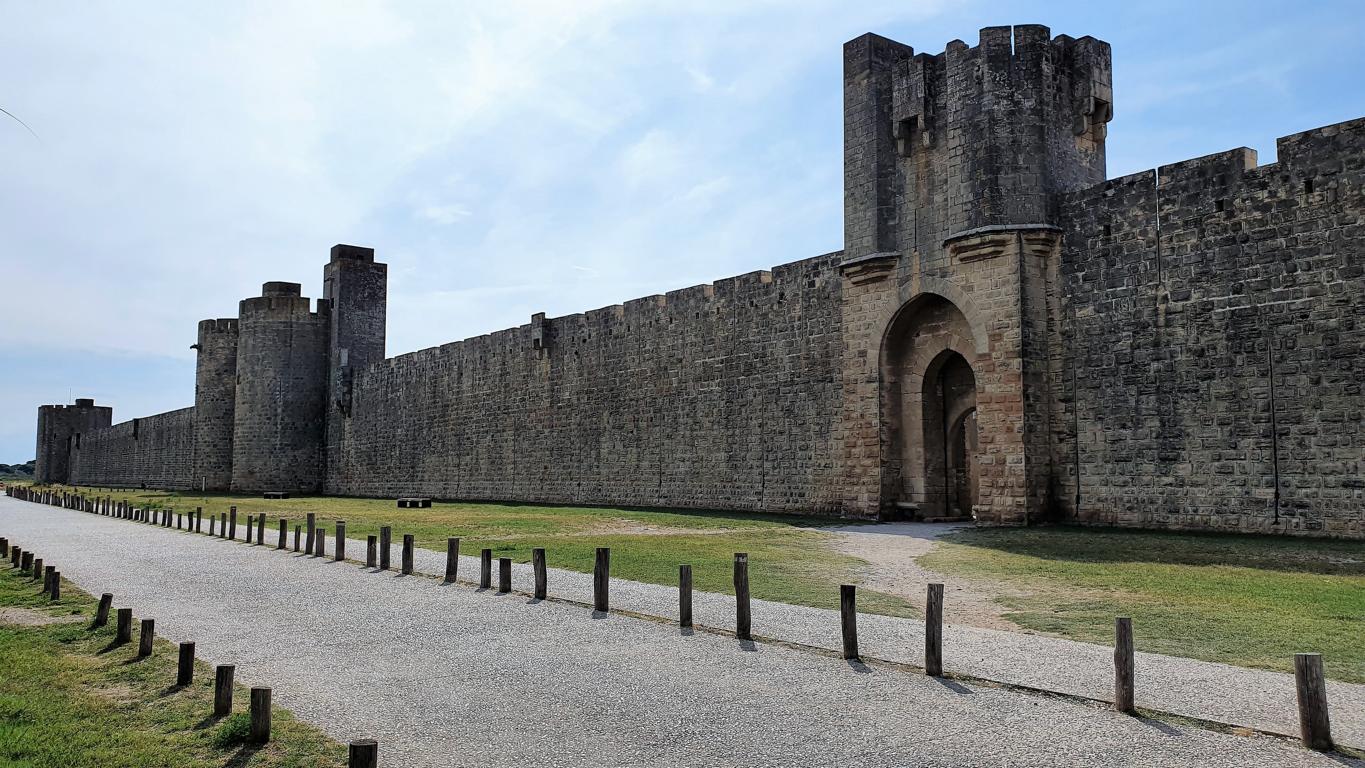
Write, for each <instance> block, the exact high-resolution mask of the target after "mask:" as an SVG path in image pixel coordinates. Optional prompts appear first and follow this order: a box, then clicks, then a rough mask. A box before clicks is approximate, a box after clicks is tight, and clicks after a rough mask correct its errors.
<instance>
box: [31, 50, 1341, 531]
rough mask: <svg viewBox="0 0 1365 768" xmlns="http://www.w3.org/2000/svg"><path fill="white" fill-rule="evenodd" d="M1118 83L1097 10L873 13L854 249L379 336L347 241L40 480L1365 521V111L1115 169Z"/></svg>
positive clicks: (847, 159)
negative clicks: (1362, 115) (173, 398)
mask: <svg viewBox="0 0 1365 768" xmlns="http://www.w3.org/2000/svg"><path fill="white" fill-rule="evenodd" d="M1113 108H1114V97H1113V94H1112V91H1111V86H1110V52H1109V46H1108V45H1107V44H1105V43H1103V42H1101V41H1099V40H1095V39H1093V38H1089V37H1083V38H1077V39H1073V38H1071V37H1067V36H1065V35H1062V36H1058V37H1052V35H1051V33H1050V32H1049V31H1048V29H1047V28H1046V27H1041V26H1030V25H1024V26H1016V27H991V28H988V29H984V30H982V31H981V37H980V42H979V44H978V45H976V46H975V47H972V46H968V45H967V44H966V43H963V42H961V41H953V42H952V43H949V44H948V46H947V50H945V51H944V52H943V53H940V54H937V55H926V54H916V53H915V52H914V51H913V50H912V49H911V48H910V47H908V46H906V45H902V44H900V43H896V42H893V41H891V40H887V39H885V38H882V37H878V36H876V35H865V36H863V37H860V38H858V39H856V40H853V41H851V42H849V43H848V44H846V45H845V46H844V131H845V134H844V135H845V142H844V169H845V171H844V172H845V178H844V215H845V227H844V229H845V247H844V250H843V251H841V252H838V253H832V254H826V255H823V256H817V257H814V258H810V259H806V260H803V261H797V262H793V263H790V264H785V265H782V266H779V267H775V268H774V269H772V270H771V271H763V272H754V273H750V274H746V275H741V276H739V277H734V278H729V279H725V280H718V281H716V282H715V283H713V284H710V285H701V286H696V287H693V288H687V289H684V290H680V291H673V292H670V293H668V294H666V295H657V296H648V297H645V298H641V299H636V300H634V301H629V302H626V303H625V304H621V305H616V306H611V307H606V308H603V309H598V310H594V311H590V312H587V313H585V314H579V315H570V316H568V317H558V318H546V317H545V316H544V315H535V316H534V317H532V318H531V322H530V323H529V324H527V325H523V326H521V327H518V328H511V329H508V330H504V331H499V332H497V333H493V334H489V335H486V336H480V337H477V338H473V339H467V340H465V341H460V342H455V343H452V344H447V345H444V346H441V347H437V348H433V349H426V350H422V351H419V352H414V353H411V354H406V355H401V356H399V357H394V358H385V353H384V318H385V296H386V273H385V267H384V265H383V264H380V263H377V262H375V260H374V253H373V251H371V250H370V249H366V248H357V247H354V246H337V247H335V248H334V249H333V250H332V258H331V261H330V262H329V263H328V264H327V266H326V268H325V272H324V288H323V298H322V299H320V300H318V301H317V302H316V304H312V303H310V302H309V300H308V299H306V298H303V297H302V296H301V290H300V287H299V286H298V285H294V284H289V283H267V284H266V285H265V289H264V290H263V291H262V295H261V296H260V297H258V298H252V299H247V300H245V301H243V302H242V303H241V306H240V308H239V312H238V317H237V318H235V319H224V320H206V321H204V322H203V323H201V324H200V326H199V338H198V344H197V347H198V350H199V366H198V381H197V386H196V392H195V404H194V406H193V407H192V408H188V409H184V410H180V411H172V412H170V413H166V414H162V415H160V416H155V417H151V418H148V419H136V420H133V421H131V422H125V423H123V424H118V425H113V426H111V425H110V420H111V419H110V410H109V409H108V408H100V407H96V406H95V405H94V404H93V402H91V401H88V400H83V401H77V402H76V404H75V405H74V406H44V407H43V408H41V409H40V411H39V434H38V479H39V480H42V481H70V482H75V483H82V484H121V485H140V484H145V485H147V486H149V487H168V488H199V487H203V488H207V489H209V490H234V491H242V492H256V491H264V490H283V491H294V492H321V493H328V494H350V495H366V496H396V495H414V494H415V495H422V496H432V497H438V498H448V499H500V500H521V501H543V502H567V503H584V504H640V505H657V506H669V507H711V508H725V509H742V510H765V511H783V512H805V513H818V514H830V515H845V516H849V517H859V518H897V517H908V518H917V519H933V518H962V517H969V516H970V517H975V518H976V519H977V520H979V521H982V522H987V523H996V524H1009V525H1023V524H1029V523H1034V522H1039V521H1044V520H1071V521H1079V522H1086V523H1103V524H1118V525H1130V526H1145V527H1172V528H1177V527H1178V528H1200V529H1213V530H1242V531H1259V532H1278V533H1293V534H1315V535H1337V536H1352V537H1362V536H1365V478H1362V474H1361V470H1362V464H1365V430H1362V423H1361V419H1362V410H1365V407H1363V406H1365V393H1362V385H1363V382H1365V329H1363V328H1362V323H1365V279H1363V278H1365V271H1363V270H1365V223H1363V222H1362V200H1363V199H1365V198H1363V197H1362V169H1365V119H1362V120H1355V121H1352V122H1349V123H1343V124H1340V125H1333V126H1327V127H1324V128H1318V129H1315V130H1311V131H1307V132H1305V133H1301V134H1296V135H1293V136H1289V137H1286V138H1283V139H1281V140H1280V141H1279V144H1278V153H1277V154H1278V160H1277V162H1276V163H1274V164H1269V165H1257V162H1256V155H1255V153H1254V152H1253V151H1251V150H1249V149H1245V148H1243V149H1236V150H1232V151H1230V152H1225V153H1222V154H1218V155H1212V156H1209V157H1204V158H1199V159H1196V160H1190V161H1187V162H1183V163H1177V164H1174V165H1169V166H1164V167H1161V168H1158V169H1156V170H1153V171H1146V172H1143V173H1138V174H1134V175H1131V176H1126V177H1123V178H1118V179H1108V180H1106V178H1105V160H1104V158H1105V130H1106V124H1107V123H1108V122H1109V121H1110V118H1111V116H1112V115H1113Z"/></svg>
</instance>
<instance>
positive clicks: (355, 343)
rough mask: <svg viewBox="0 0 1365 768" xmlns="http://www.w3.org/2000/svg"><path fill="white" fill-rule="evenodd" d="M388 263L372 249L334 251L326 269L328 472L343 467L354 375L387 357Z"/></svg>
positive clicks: (339, 247) (329, 474) (351, 247)
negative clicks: (328, 314)
mask: <svg viewBox="0 0 1365 768" xmlns="http://www.w3.org/2000/svg"><path fill="white" fill-rule="evenodd" d="M388 271H389V268H388V265H387V264H381V263H378V262H376V261H375V260H374V249H373V248H361V247H359V246H355V245H336V246H333V247H332V258H331V260H330V261H329V262H328V263H327V266H326V267H324V268H323V273H322V274H323V279H322V284H323V289H322V290H323V292H322V295H323V298H325V299H326V300H327V301H328V302H329V303H330V304H331V308H332V316H331V327H330V330H329V336H328V348H327V406H326V412H327V434H326V439H327V451H326V454H327V467H326V469H327V473H326V476H327V478H328V479H329V481H330V480H331V479H333V478H335V477H336V476H337V474H338V473H339V472H340V471H341V469H340V462H339V458H340V452H341V450H342V437H343V435H344V433H345V429H344V424H345V420H346V419H347V418H348V417H349V416H350V411H351V377H352V374H353V372H354V371H357V370H362V369H364V368H365V367H366V366H368V365H370V364H372V363H377V362H379V361H381V360H383V359H384V335H385V323H386V318H387V306H388Z"/></svg>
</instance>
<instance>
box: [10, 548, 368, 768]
mask: <svg viewBox="0 0 1365 768" xmlns="http://www.w3.org/2000/svg"><path fill="white" fill-rule="evenodd" d="M6 565H8V563H6ZM38 592H39V584H38V582H34V581H30V580H29V579H28V577H27V576H26V575H25V576H24V577H20V576H19V572H18V570H17V569H11V568H8V567H5V568H4V569H3V570H0V765H5V766H14V767H15V768H86V767H87V766H88V767H89V768H96V767H97V766H98V767H99V768H124V767H126V768H147V767H148V766H153V767H164V768H173V767H175V766H225V767H226V766H260V767H261V768H266V767H267V766H270V767H273V768H286V767H287V766H298V767H299V768H304V766H309V767H311V766H342V765H344V764H345V761H346V758H345V747H343V746H342V745H340V744H337V743H335V742H333V741H331V740H329V739H328V738H327V737H325V736H324V735H323V734H322V733H321V732H319V731H318V730H316V729H315V728H313V727H312V726H310V725H307V724H305V723H301V722H299V721H297V720H295V719H293V718H292V717H291V716H290V715H289V713H288V712H286V711H285V710H283V709H281V708H279V707H278V706H276V707H274V708H273V713H272V714H273V725H272V729H271V742H270V743H269V744H267V745H264V746H257V745H253V744H248V743H246V742H245V737H246V735H247V727H246V726H247V722H248V719H247V716H246V714H245V713H246V709H247V703H248V701H249V695H248V691H247V689H245V688H241V687H239V688H238V690H237V692H236V694H235V695H234V696H233V708H234V712H235V713H234V714H233V715H231V716H230V717H227V718H223V719H214V718H213V717H212V716H211V713H212V711H213V669H212V668H211V667H209V666H207V665H205V664H199V665H198V667H197V669H196V670H195V682H194V683H193V684H192V685H190V686H188V687H186V688H183V689H177V688H175V687H173V685H174V682H175V667H176V647H175V646H174V645H172V644H171V643H169V642H166V641H165V640H158V641H157V642H156V646H155V649H154V651H153V653H152V655H151V656H150V657H148V658H146V659H142V660H135V657H136V653H137V638H136V632H137V626H138V624H137V619H138V618H139V617H135V618H134V635H135V636H134V638H133V642H132V643H131V644H127V645H122V646H116V647H111V644H112V642H113V639H114V623H115V622H114V615H113V612H112V611H111V612H110V616H109V625H108V626H106V627H104V628H101V629H96V630H92V629H90V620H91V617H93V616H94V610H95V601H94V599H93V598H91V597H90V596H89V595H87V594H85V593H83V592H81V591H80V590H79V589H77V588H76V586H75V585H73V584H69V583H67V582H65V581H63V582H62V598H61V600H59V601H58V602H56V603H52V602H50V601H49V600H48V599H47V597H46V596H45V595H39V594H38ZM54 619H72V620H71V621H55V622H54V621H53V620H54ZM45 622H48V623H45Z"/></svg>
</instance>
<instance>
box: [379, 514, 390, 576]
mask: <svg viewBox="0 0 1365 768" xmlns="http://www.w3.org/2000/svg"><path fill="white" fill-rule="evenodd" d="M392 546H393V529H392V528H390V527H389V526H387V525H381V526H380V527H379V570H381V571H387V570H388V569H389V549H390V548H391V547H392Z"/></svg>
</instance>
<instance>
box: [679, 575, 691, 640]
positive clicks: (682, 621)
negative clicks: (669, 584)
mask: <svg viewBox="0 0 1365 768" xmlns="http://www.w3.org/2000/svg"><path fill="white" fill-rule="evenodd" d="M678 626H680V627H682V628H683V629H691V628H692V566H690V565H680V566H678Z"/></svg>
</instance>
